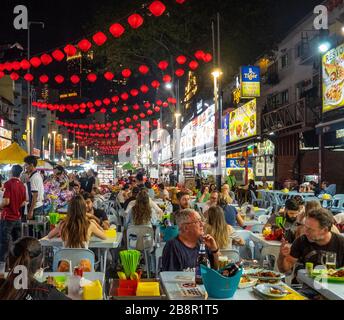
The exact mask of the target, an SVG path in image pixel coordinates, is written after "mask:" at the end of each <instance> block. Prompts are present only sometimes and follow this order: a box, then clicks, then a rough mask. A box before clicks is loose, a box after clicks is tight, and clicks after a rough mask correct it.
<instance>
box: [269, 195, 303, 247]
mask: <svg viewBox="0 0 344 320" xmlns="http://www.w3.org/2000/svg"><path fill="white" fill-rule="evenodd" d="M299 214H300V206H299V204H298V202H297V201H296V200H295V199H289V200H287V201H286V202H285V208H284V209H282V210H280V212H279V213H278V214H272V215H271V217H270V218H269V220H268V222H267V223H266V225H265V226H264V228H263V230H264V229H265V228H266V227H271V226H275V227H277V223H276V219H277V218H278V217H282V218H283V219H284V226H283V227H284V229H285V231H286V232H285V237H286V239H287V241H288V242H290V243H293V241H294V240H295V237H296V236H295V234H296V231H297V228H298V221H297V217H298V216H299Z"/></svg>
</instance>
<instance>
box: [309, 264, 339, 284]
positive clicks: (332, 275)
mask: <svg viewBox="0 0 344 320" xmlns="http://www.w3.org/2000/svg"><path fill="white" fill-rule="evenodd" d="M312 278H318V279H320V278H321V280H326V281H328V282H336V283H344V268H341V269H337V270H334V269H330V270H321V269H320V270H313V272H312Z"/></svg>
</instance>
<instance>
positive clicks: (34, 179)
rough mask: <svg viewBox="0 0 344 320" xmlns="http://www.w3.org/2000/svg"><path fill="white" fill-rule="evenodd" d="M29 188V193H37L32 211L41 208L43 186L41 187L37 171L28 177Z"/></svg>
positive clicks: (40, 178) (41, 180) (41, 182)
mask: <svg viewBox="0 0 344 320" xmlns="http://www.w3.org/2000/svg"><path fill="white" fill-rule="evenodd" d="M30 186H31V192H37V193H38V196H37V202H36V205H35V208H34V209H37V208H40V207H42V206H43V201H44V185H43V179H42V176H41V175H40V174H39V172H38V171H35V172H34V173H33V174H32V175H31V176H30Z"/></svg>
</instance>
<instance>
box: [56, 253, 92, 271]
mask: <svg viewBox="0 0 344 320" xmlns="http://www.w3.org/2000/svg"><path fill="white" fill-rule="evenodd" d="M83 259H88V260H89V261H90V262H91V272H94V260H95V259H94V252H93V251H91V250H88V249H60V250H59V251H57V252H56V253H55V255H54V258H53V272H57V269H58V264H59V262H60V261H61V260H70V261H72V267H73V268H74V267H76V266H78V265H79V263H80V260H83Z"/></svg>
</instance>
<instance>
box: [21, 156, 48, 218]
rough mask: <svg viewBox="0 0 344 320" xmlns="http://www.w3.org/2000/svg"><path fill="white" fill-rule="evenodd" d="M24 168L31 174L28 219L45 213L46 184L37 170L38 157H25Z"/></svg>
mask: <svg viewBox="0 0 344 320" xmlns="http://www.w3.org/2000/svg"><path fill="white" fill-rule="evenodd" d="M24 162H25V164H24V168H25V171H26V173H27V174H28V175H29V182H28V193H29V209H28V214H27V219H28V220H33V219H34V218H35V216H40V215H43V213H44V211H43V201H44V185H43V179H42V176H41V175H40V174H39V172H38V171H37V170H36V167H37V158H36V157H34V156H27V157H26V158H25V159H24Z"/></svg>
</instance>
